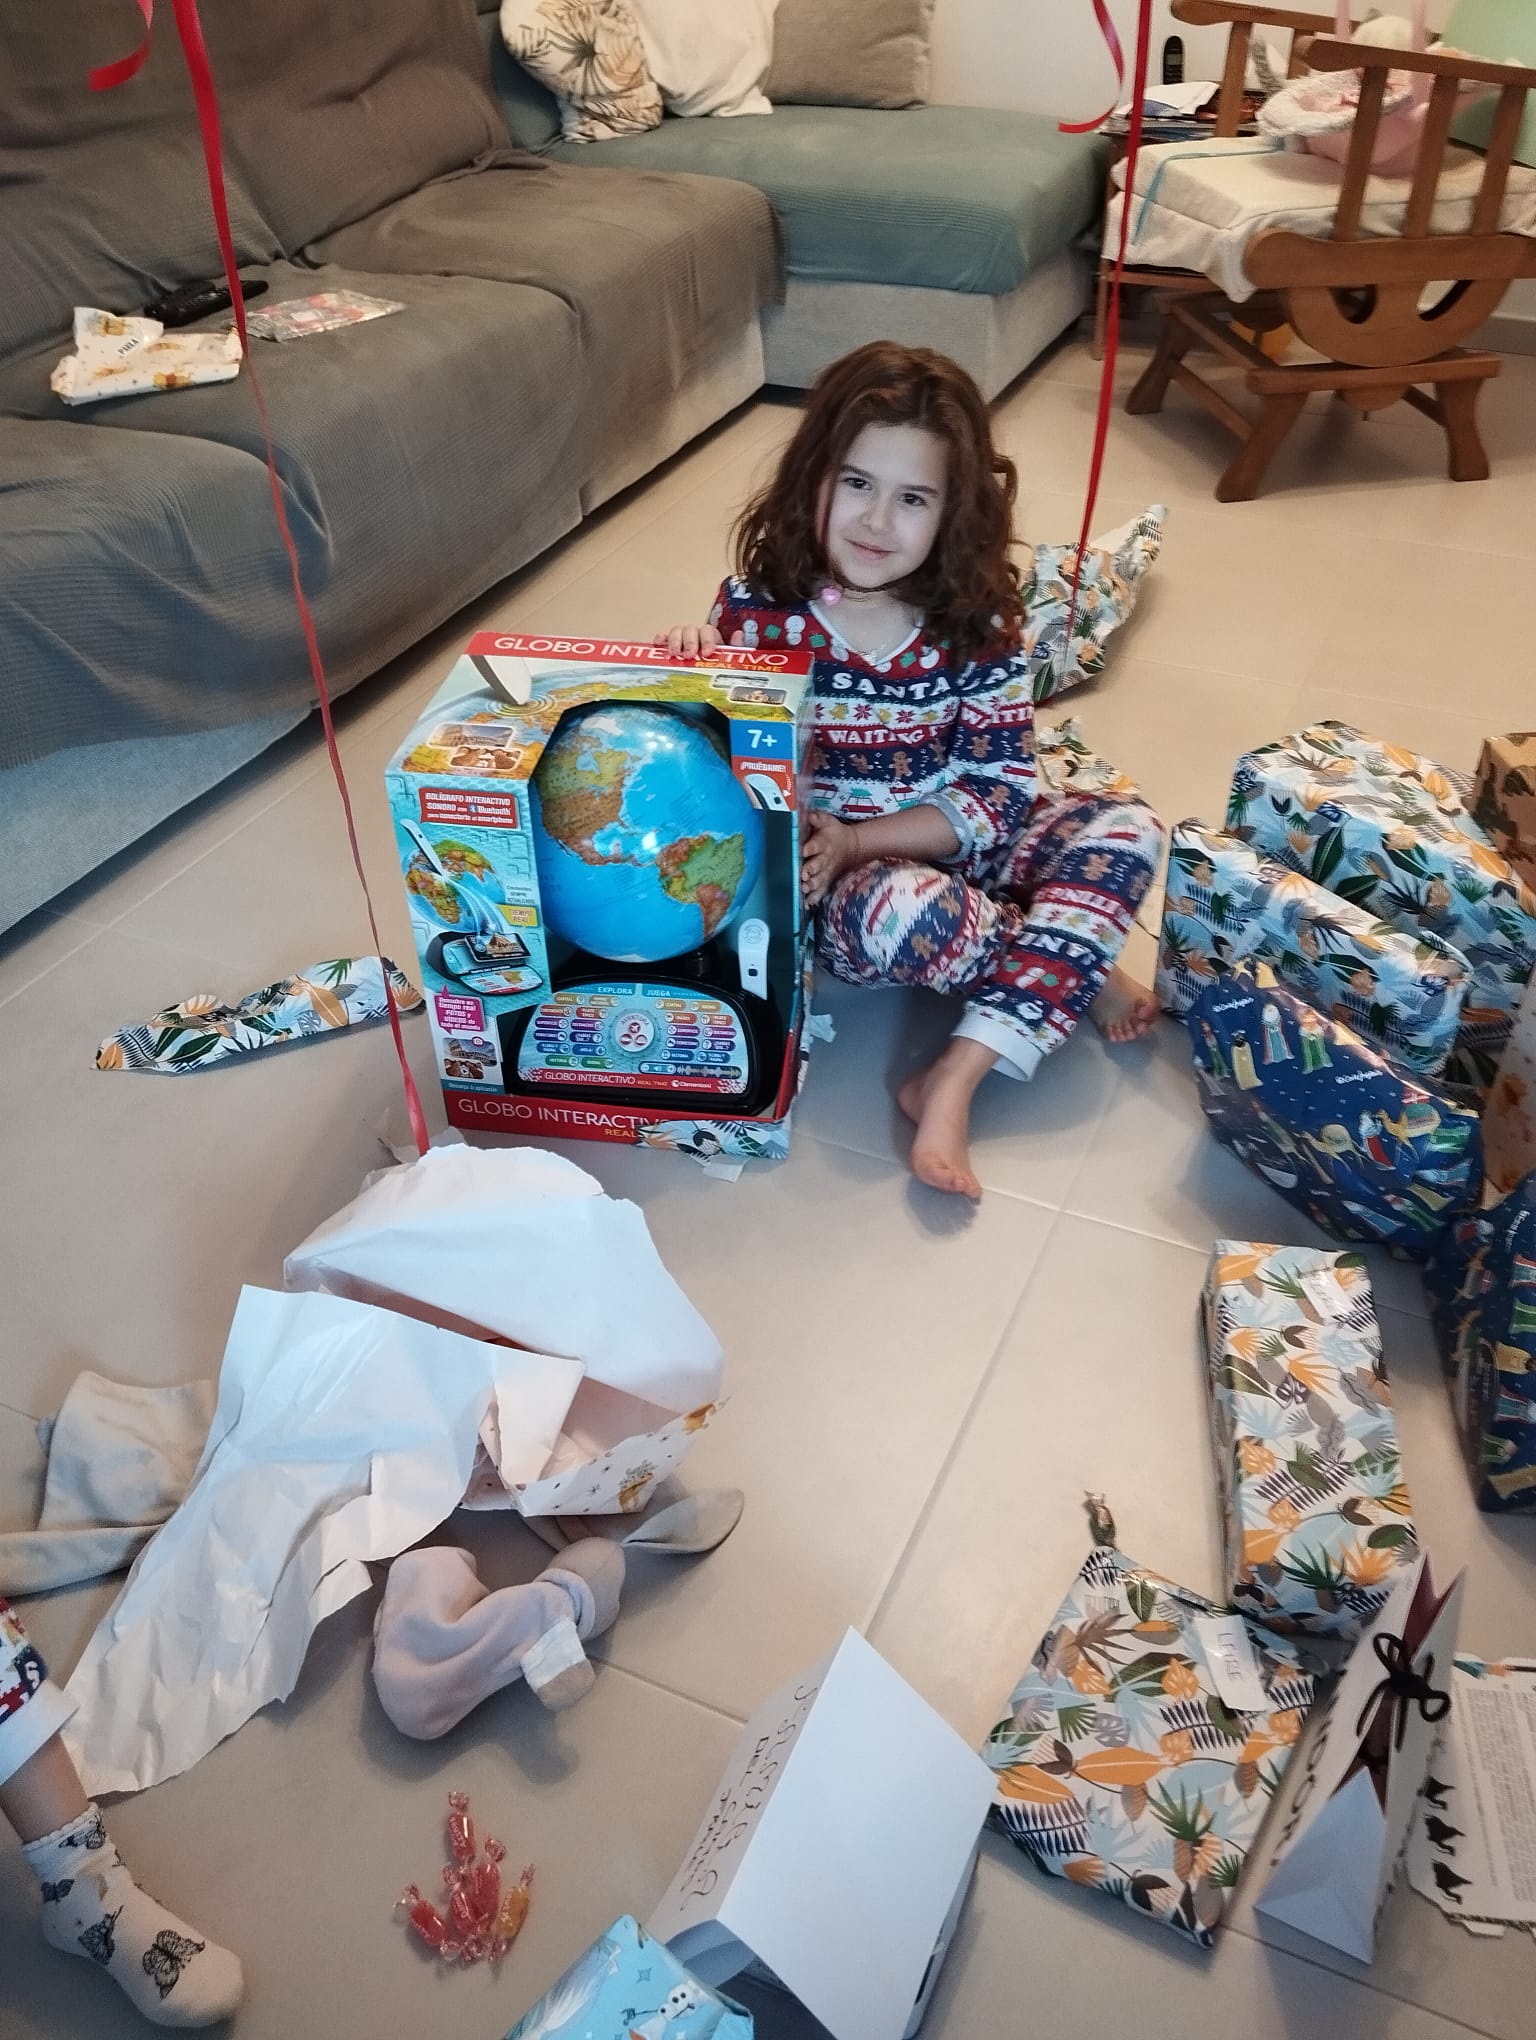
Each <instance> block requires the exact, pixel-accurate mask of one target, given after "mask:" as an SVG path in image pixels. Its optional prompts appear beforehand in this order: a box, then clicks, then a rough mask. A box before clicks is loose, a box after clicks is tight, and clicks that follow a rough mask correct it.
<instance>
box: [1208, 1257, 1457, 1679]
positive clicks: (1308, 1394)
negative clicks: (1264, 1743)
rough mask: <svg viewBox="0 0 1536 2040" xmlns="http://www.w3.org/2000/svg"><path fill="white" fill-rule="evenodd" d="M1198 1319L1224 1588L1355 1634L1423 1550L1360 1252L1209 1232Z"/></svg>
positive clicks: (1303, 1622) (1288, 1627) (1240, 1605)
mask: <svg viewBox="0 0 1536 2040" xmlns="http://www.w3.org/2000/svg"><path fill="white" fill-rule="evenodd" d="M1204 1329H1205V1357H1206V1386H1207V1388H1208V1390H1209V1392H1210V1398H1211V1437H1212V1442H1213V1444H1214V1446H1215V1451H1216V1477H1217V1481H1218V1483H1219V1485H1220V1489H1221V1501H1222V1518H1223V1525H1224V1531H1225V1535H1224V1539H1223V1542H1224V1545H1225V1550H1226V1583H1227V1594H1228V1597H1229V1598H1230V1600H1231V1602H1232V1604H1233V1606H1234V1607H1235V1608H1237V1609H1239V1610H1240V1611H1241V1612H1242V1613H1243V1614H1244V1615H1245V1616H1246V1617H1247V1618H1248V1620H1249V1621H1250V1622H1260V1623H1263V1625H1264V1626H1265V1627H1266V1628H1267V1629H1275V1630H1278V1631H1279V1632H1280V1633H1281V1634H1282V1635H1287V1636H1330V1637H1347V1638H1348V1639H1349V1640H1350V1641H1351V1642H1353V1641H1354V1639H1355V1638H1356V1637H1358V1636H1359V1634H1360V1632H1361V1630H1362V1629H1364V1628H1365V1627H1366V1626H1367V1624H1368V1623H1369V1622H1370V1621H1371V1620H1372V1619H1373V1617H1374V1616H1375V1615H1376V1613H1377V1611H1378V1609H1380V1608H1381V1606H1382V1604H1383V1603H1384V1602H1385V1601H1386V1599H1387V1596H1388V1595H1389V1594H1390V1593H1391V1591H1392V1586H1393V1582H1394V1581H1395V1580H1396V1578H1397V1575H1398V1572H1399V1570H1400V1569H1401V1568H1402V1567H1404V1566H1407V1565H1411V1564H1412V1563H1413V1561H1414V1559H1415V1558H1416V1557H1417V1556H1418V1541H1417V1538H1416V1537H1415V1534H1414V1527H1413V1513H1412V1504H1411V1503H1410V1501H1409V1499H1408V1490H1407V1488H1406V1486H1405V1485H1404V1483H1403V1465H1402V1455H1401V1452H1400V1450H1399V1447H1398V1440H1397V1421H1396V1419H1395V1418H1394V1416H1393V1414H1392V1393H1391V1390H1390V1389H1389V1388H1388V1386H1387V1376H1386V1370H1385V1369H1384V1368H1383V1366H1382V1363H1381V1333H1380V1331H1379V1330H1378V1328H1377V1324H1376V1311H1375V1307H1374V1305H1373V1303H1372V1301H1371V1282H1370V1277H1369V1276H1368V1275H1367V1274H1366V1272H1365V1257H1364V1255H1363V1254H1331V1253H1328V1252H1327V1251H1326V1250H1324V1249H1322V1248H1318V1247H1272V1246H1265V1245H1260V1244H1258V1243H1257V1242H1255V1241H1253V1240H1218V1241H1217V1243H1216V1251H1215V1254H1214V1256H1213V1257H1212V1260H1211V1267H1210V1272H1209V1274H1208V1275H1207V1276H1206V1281H1205V1315H1204Z"/></svg>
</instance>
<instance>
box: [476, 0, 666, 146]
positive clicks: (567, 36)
mask: <svg viewBox="0 0 1536 2040" xmlns="http://www.w3.org/2000/svg"><path fill="white" fill-rule="evenodd" d="M501 36H502V41H503V42H504V43H505V44H506V46H507V48H508V50H510V51H511V53H512V55H513V56H514V57H515V58H516V59H517V61H518V62H519V63H520V64H521V65H522V67H523V69H524V70H525V71H527V72H529V73H530V74H531V75H532V76H533V77H535V78H537V79H538V81H539V83H540V84H541V85H544V86H546V87H547V88H548V89H549V90H550V91H551V92H552V93H553V94H554V95H555V97H556V99H557V100H558V101H559V102H560V127H561V132H562V133H563V134H564V136H565V139H566V140H567V141H568V142H606V141H609V140H611V139H612V137H613V136H615V135H632V134H638V133H641V132H643V130H644V129H646V128H653V127H659V126H660V125H661V94H660V92H659V91H658V90H657V87H656V80H655V79H654V78H653V77H652V76H651V67H650V65H649V64H648V63H647V61H646V55H645V44H644V43H643V42H642V41H641V39H640V24H639V23H638V22H637V21H636V19H635V17H634V14H633V12H632V11H631V8H630V6H629V0H502V5H501Z"/></svg>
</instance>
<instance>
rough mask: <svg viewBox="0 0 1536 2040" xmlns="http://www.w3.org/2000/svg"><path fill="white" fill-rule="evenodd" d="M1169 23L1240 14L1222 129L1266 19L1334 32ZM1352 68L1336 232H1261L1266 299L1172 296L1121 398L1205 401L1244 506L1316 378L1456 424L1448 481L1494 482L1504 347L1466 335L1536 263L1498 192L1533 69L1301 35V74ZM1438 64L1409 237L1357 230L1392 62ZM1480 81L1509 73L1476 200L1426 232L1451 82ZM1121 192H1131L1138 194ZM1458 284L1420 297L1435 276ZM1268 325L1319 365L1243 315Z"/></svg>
mask: <svg viewBox="0 0 1536 2040" xmlns="http://www.w3.org/2000/svg"><path fill="white" fill-rule="evenodd" d="M1172 11H1173V14H1174V16H1175V18H1176V19H1178V20H1179V21H1183V22H1188V23H1190V24H1196V25H1202V26H1208V25H1211V24H1219V23H1222V22H1226V23H1228V24H1229V25H1230V34H1229V37H1228V48H1227V61H1226V68H1225V71H1224V74H1223V79H1222V89H1221V100H1220V102H1219V103H1218V116H1217V130H1216V131H1217V133H1218V134H1229V135H1230V134H1235V133H1236V130H1237V121H1238V115H1239V106H1240V101H1241V94H1242V87H1243V77H1244V73H1245V70H1246V67H1247V62H1248V53H1249V49H1250V47H1251V44H1252V38H1253V31H1254V29H1255V27H1259V26H1267V27H1273V28H1279V29H1287V30H1291V31H1293V32H1294V31H1296V30H1298V29H1302V30H1307V29H1318V30H1331V29H1332V27H1333V23H1332V21H1331V20H1330V19H1329V17H1328V16H1326V15H1310V16H1302V17H1298V16H1297V15H1296V14H1294V13H1285V12H1282V11H1280V10H1279V9H1278V8H1274V7H1261V6H1247V5H1238V4H1229V0H1173V10H1172ZM1301 63H1304V64H1305V66H1306V67H1307V68H1309V69H1311V70H1315V71H1342V70H1358V71H1360V72H1362V73H1363V77H1362V83H1361V90H1360V107H1359V113H1358V115H1357V118H1356V121H1355V126H1354V133H1353V136H1352V139H1351V142H1350V149H1349V155H1348V159H1347V161H1346V162H1345V164H1344V167H1343V172H1342V180H1341V184H1340V189H1339V202H1338V208H1337V211H1336V213H1335V215H1334V220H1333V231H1332V235H1331V237H1330V238H1329V239H1327V240H1317V239H1313V238H1311V237H1310V236H1308V235H1305V234H1298V233H1294V232H1289V231H1283V230H1269V231H1266V232H1262V233H1260V234H1258V235H1256V236H1255V238H1254V240H1253V242H1252V244H1251V246H1250V247H1249V248H1248V250H1247V253H1246V257H1245V262H1244V266H1245V269H1246V271H1247V274H1248V276H1249V278H1250V279H1251V281H1252V282H1253V283H1254V284H1255V285H1256V286H1257V287H1258V291H1257V295H1256V296H1254V297H1251V298H1245V299H1244V300H1243V302H1242V303H1241V304H1240V305H1238V304H1234V303H1233V302H1232V301H1231V300H1230V299H1229V298H1228V297H1227V296H1226V294H1225V293H1224V292H1223V291H1221V290H1219V289H1217V288H1215V287H1214V286H1212V287H1210V288H1208V289H1202V290H1200V291H1198V292H1194V293H1191V294H1189V295H1180V296H1178V297H1173V298H1170V299H1169V300H1168V301H1167V302H1166V303H1165V304H1164V306H1163V324H1162V330H1161V333H1160V335H1159V338H1158V343H1157V348H1156V351H1155V353H1154V354H1153V357H1152V360H1151V361H1150V362H1149V363H1148V365H1147V368H1146V371H1145V373H1144V374H1143V375H1142V377H1141V380H1140V381H1139V382H1138V383H1137V384H1136V386H1135V388H1134V389H1133V390H1132V391H1131V393H1130V395H1129V397H1128V398H1127V400H1126V408H1127V410H1129V411H1131V412H1134V413H1137V414H1142V413H1145V412H1150V411H1159V410H1161V409H1162V405H1163V399H1164V397H1165V396H1166V395H1167V391H1168V385H1169V383H1170V382H1176V383H1178V384H1179V386H1180V387H1181V388H1183V389H1186V390H1188V391H1189V393H1190V395H1191V396H1193V397H1194V398H1196V399H1197V401H1198V402H1199V403H1201V404H1203V405H1204V407H1205V408H1206V410H1208V411H1209V412H1210V413H1211V415H1212V416H1213V417H1215V418H1216V419H1218V420H1219V421H1220V422H1221V423H1222V424H1223V425H1225V426H1226V427H1227V428H1228V429H1229V430H1230V431H1231V432H1233V433H1234V434H1235V435H1236V436H1237V438H1238V440H1239V441H1240V442H1241V444H1240V450H1239V452H1238V454H1237V457H1236V458H1235V459H1234V460H1233V462H1232V463H1231V465H1230V466H1229V467H1228V468H1227V470H1226V472H1225V473H1224V474H1223V475H1222V477H1221V480H1220V481H1219V482H1218V483H1217V485H1216V496H1217V500H1218V501H1220V502H1223V503H1241V502H1246V501H1248V500H1249V499H1250V498H1251V497H1253V496H1255V495H1256V494H1257V493H1258V490H1259V487H1260V485H1261V483H1262V482H1263V479H1264V474H1265V470H1266V469H1267V468H1268V466H1269V463H1270V461H1271V460H1272V458H1273V457H1274V454H1275V451H1276V449H1277V448H1278V447H1279V445H1280V443H1281V441H1282V440H1283V439H1284V438H1285V436H1286V434H1287V433H1288V432H1289V431H1290V429H1291V427H1292V426H1293V425H1294V424H1295V422H1296V420H1297V418H1298V416H1299V415H1300V413H1301V410H1302V407H1303V406H1304V404H1305V403H1306V401H1307V398H1308V397H1309V396H1310V395H1311V394H1312V393H1313V392H1314V391H1315V390H1331V391H1332V392H1333V393H1334V394H1335V395H1336V396H1338V397H1341V398H1342V399H1343V400H1344V401H1345V402H1346V403H1348V404H1351V405H1352V406H1353V407H1354V408H1355V409H1356V410H1357V411H1359V412H1361V413H1362V414H1363V413H1366V412H1370V411H1376V410H1381V409H1383V408H1385V407H1386V406H1387V405H1389V404H1394V403H1397V402H1399V401H1401V402H1403V403H1407V404H1411V405H1413V407H1414V409H1415V410H1418V411H1421V412H1423V414H1424V415H1425V416H1426V417H1427V418H1432V419H1433V420H1434V422H1435V423H1436V424H1437V425H1439V426H1440V427H1441V428H1442V430H1443V431H1444V433H1445V436H1446V441H1447V450H1448V466H1449V472H1450V477H1451V480H1452V481H1456V482H1473V481H1482V480H1484V479H1486V477H1487V475H1488V472H1489V468H1488V455H1487V453H1486V452H1485V450H1484V447H1483V443H1482V440H1481V438H1480V437H1479V434H1478V429H1477V418H1476V407H1477V399H1478V393H1479V391H1480V390H1481V388H1482V385H1483V383H1484V382H1486V381H1487V380H1488V378H1489V377H1490V376H1495V375H1497V374H1498V372H1499V368H1500V365H1501V364H1500V359H1499V356H1498V355H1497V354H1491V353H1485V352H1469V351H1467V349H1465V348H1464V347H1463V346H1462V344H1461V343H1462V342H1463V341H1464V340H1467V339H1469V338H1470V337H1471V335H1472V334H1473V333H1474V332H1475V331H1476V330H1477V328H1478V327H1479V326H1481V325H1482V324H1483V322H1484V321H1485V320H1486V319H1487V318H1489V317H1490V316H1491V314H1492V313H1493V312H1494V311H1495V309H1496V308H1497V306H1498V304H1499V301H1500V299H1501V298H1502V297H1503V296H1504V293H1505V291H1506V290H1507V289H1508V288H1509V285H1510V283H1511V282H1512V281H1513V280H1514V279H1515V278H1516V277H1521V276H1536V239H1533V238H1531V237H1530V236H1528V235H1523V234H1514V233H1503V232H1501V231H1500V226H1499V223H1500V220H1501V218H1502V216H1503V205H1504V196H1505V190H1506V186H1507V182H1508V177H1509V169H1510V164H1511V161H1512V159H1513V152H1514V148H1515V143H1516V139H1517V137H1518V134H1519V130H1520V123H1521V119H1522V116H1523V113H1524V108H1525V95H1526V93H1527V91H1529V90H1531V89H1533V88H1536V71H1532V70H1525V69H1523V68H1521V67H1519V66H1517V65H1512V64H1498V63H1491V62H1486V61H1483V60H1481V59H1476V58H1471V57H1459V56H1449V55H1444V56H1442V55H1439V54H1436V53H1430V54H1428V55H1423V56H1419V55H1414V54H1411V53H1409V52H1406V51H1403V50H1388V49H1377V48H1373V47H1371V46H1370V45H1367V44H1363V43H1341V42H1338V41H1337V40H1335V39H1334V37H1333V36H1332V34H1331V33H1329V34H1323V33H1319V34H1316V35H1314V36H1312V37H1311V39H1310V40H1309V41H1307V42H1298V43H1297V44H1296V45H1295V46H1294V48H1293V58H1292V69H1293V71H1294V70H1296V69H1297V68H1299V65H1300V64H1301ZM1393 70H1397V71H1415V72H1420V73H1428V74H1429V75H1430V76H1431V77H1432V78H1433V80H1434V83H1433V86H1432V88H1431V91H1430V95H1429V103H1428V108H1427V112H1426V115H1425V120H1424V127H1423V132H1422V135H1421V137H1420V141H1419V148H1418V154H1417V157H1416V159H1415V163H1414V169H1413V176H1412V183H1411V186H1410V191H1409V197H1408V205H1407V213H1406V217H1405V219H1404V221H1403V227H1402V232H1401V234H1400V235H1392V236H1387V235H1370V234H1365V235H1362V232H1361V213H1362V209H1363V207H1364V204H1365V199H1366V183H1367V179H1368V177H1369V175H1370V165H1371V160H1372V155H1373V151H1374V148H1375V143H1376V133H1377V127H1378V124H1379V121H1380V118H1381V110H1382V98H1383V94H1384V91H1385V88H1386V83H1387V74H1388V72H1389V71H1393ZM1466 80H1476V81H1478V82H1480V83H1485V84H1491V85H1495V86H1498V87H1499V88H1501V89H1500V91H1499V95H1498V104H1497V107H1496V109H1495V112H1494V118H1493V126H1492V130H1491V133H1490V136H1489V141H1488V147H1487V151H1486V155H1485V158H1484V163H1483V173H1482V180H1481V183H1480V185H1479V187H1478V190H1477V195H1476V198H1475V200H1474V204H1473V216H1472V222H1471V227H1470V231H1468V232H1467V233H1464V234H1432V233H1431V232H1430V220H1431V217H1432V215H1433V212H1434V207H1435V201H1436V191H1437V187H1438V185H1439V181H1440V176H1441V171H1442V168H1443V166H1444V158H1445V149H1446V143H1447V140H1448V138H1449V134H1450V128H1451V122H1452V120H1453V119H1454V117H1455V114H1456V111H1457V93H1458V87H1459V86H1460V84H1461V83H1462V82H1463V81H1466ZM1124 202H1125V203H1126V204H1131V203H1134V194H1132V193H1129V192H1127V194H1126V196H1125V201H1124ZM1439 284H1445V285H1448V287H1447V288H1445V289H1444V290H1443V291H1442V292H1441V294H1440V295H1438V296H1437V297H1436V298H1435V300H1434V302H1433V303H1431V304H1426V296H1427V293H1428V292H1429V290H1430V287H1431V286H1433V285H1439ZM1234 321H1236V322H1237V323H1238V324H1239V325H1241V326H1243V327H1245V328H1247V329H1248V330H1249V331H1250V332H1253V333H1258V334H1262V333H1264V332H1266V331H1268V330H1270V329H1271V328H1273V327H1276V326H1280V325H1288V326H1290V327H1291V328H1292V329H1293V331H1294V332H1295V333H1296V334H1297V336H1298V337H1299V338H1300V339H1301V340H1302V341H1303V342H1304V343H1305V344H1306V345H1307V346H1308V347H1310V348H1311V349H1313V350H1314V351H1315V352H1316V353H1317V354H1320V355H1322V356H1323V357H1324V358H1323V359H1322V360H1321V361H1316V360H1309V361H1305V362H1298V363H1296V364H1286V363H1284V362H1275V361H1271V360H1270V359H1269V358H1268V357H1267V356H1266V355H1265V354H1263V353H1262V352H1261V351H1260V349H1259V348H1258V347H1256V346H1254V345H1253V344H1252V342H1251V341H1249V340H1247V339H1245V338H1243V337H1242V335H1240V334H1237V333H1234V332H1233V331H1232V325H1233V322H1234ZM1197 345H1201V346H1205V347H1208V348H1211V349H1212V350H1214V352H1215V353H1216V354H1218V355H1219V356H1221V357H1222V359H1224V360H1225V361H1228V362H1231V363H1234V364H1236V366H1238V367H1239V368H1242V369H1243V370H1245V371H1246V374H1245V377H1244V382H1245V386H1246V388H1247V391H1248V393H1249V394H1250V395H1251V396H1253V397H1255V398H1256V399H1257V400H1258V402H1257V408H1256V410H1255V411H1254V412H1253V413H1252V414H1250V413H1248V412H1246V411H1244V410H1242V409H1240V408H1239V406H1238V405H1236V404H1234V403H1233V402H1231V400H1230V399H1229V398H1228V397H1227V396H1226V395H1225V394H1224V393H1223V392H1222V391H1221V390H1219V389H1217V388H1215V387H1214V386H1213V385H1212V384H1211V383H1209V382H1206V381H1205V380H1204V379H1203V378H1202V377H1201V376H1200V375H1198V374H1197V373H1196V371H1195V370H1194V369H1193V368H1192V367H1191V366H1190V363H1189V361H1188V359H1187V356H1188V354H1189V352H1190V350H1191V349H1192V348H1194V347H1196V346H1197Z"/></svg>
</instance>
